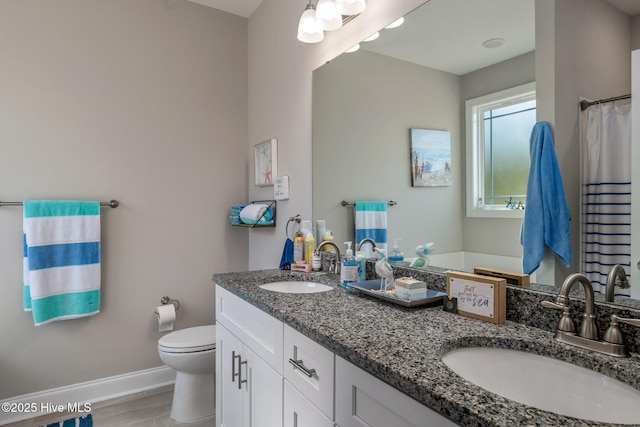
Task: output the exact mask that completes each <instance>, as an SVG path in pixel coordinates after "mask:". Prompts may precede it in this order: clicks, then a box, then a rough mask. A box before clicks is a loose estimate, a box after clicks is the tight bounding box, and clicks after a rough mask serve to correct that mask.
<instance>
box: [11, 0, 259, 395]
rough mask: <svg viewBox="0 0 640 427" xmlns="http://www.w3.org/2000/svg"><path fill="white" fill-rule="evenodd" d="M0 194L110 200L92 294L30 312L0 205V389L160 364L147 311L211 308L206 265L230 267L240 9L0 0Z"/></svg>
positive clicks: (193, 315) (239, 262)
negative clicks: (38, 314)
mask: <svg viewBox="0 0 640 427" xmlns="http://www.w3.org/2000/svg"><path fill="white" fill-rule="evenodd" d="M0 52H2V60H1V63H2V65H1V66H0V94H2V95H1V96H0V147H2V154H1V155H0V200H3V201H13V200H17V201H20V200H22V199H26V198H36V199H39V198H52V199H57V198H63V199H64V198H79V199H90V200H91V199H92V200H96V199H97V200H110V199H112V198H113V199H118V200H119V201H120V203H121V205H120V207H118V208H117V209H104V210H103V218H102V226H103V228H102V238H103V240H102V262H103V264H102V267H103V268H102V279H103V280H102V307H101V312H100V313H99V314H98V315H96V316H94V317H91V318H85V319H79V320H70V321H62V322H55V323H52V324H49V325H43V326H39V327H34V326H33V320H32V319H31V317H30V314H28V313H25V312H23V311H22V303H21V301H22V296H21V286H22V285H21V283H22V267H21V264H22V259H21V238H22V218H21V215H22V209H21V208H18V207H2V208H0V271H2V278H1V280H2V289H3V292H2V311H0V325H2V326H1V327H0V342H1V343H2V344H1V345H0V399H3V398H7V397H11V396H17V395H21V394H25V393H30V392H36V391H41V390H45V389H49V388H53V387H60V386H64V385H69V384H75V383H78V382H83V381H88V380H94V379H99V378H103V377H108V376H113V375H118V374H123V373H127V372H132V371H137V370H142V369H147V368H151V367H155V366H161V365H162V364H163V363H162V362H161V360H160V359H159V357H158V352H157V340H158V338H160V336H161V335H160V334H159V333H158V328H157V324H154V322H155V316H154V314H153V311H154V309H155V307H156V306H157V305H159V301H160V298H161V297H162V296H163V295H169V296H171V297H173V298H177V299H179V300H180V302H181V303H182V306H181V308H180V311H179V312H178V321H177V325H176V326H177V327H178V328H184V327H187V326H192V325H197V324H206V323H213V322H214V287H213V284H212V282H211V274H212V273H213V272H216V271H217V272H220V271H229V270H243V269H246V268H247V266H248V262H247V242H248V236H247V230H246V229H241V228H232V227H231V226H230V225H229V224H228V219H227V218H228V209H229V206H230V205H231V204H232V203H236V202H242V201H244V200H246V198H247V190H246V188H247V157H246V141H247V73H246V70H247V20H246V19H244V18H239V17H237V16H235V15H231V14H227V13H223V12H220V11H216V10H214V9H210V8H207V7H204V6H200V5H196V4H193V3H190V2H186V1H184V0H171V1H159V0H136V1H130V0H93V1H86V0H55V1H38V0H20V1H2V2H0Z"/></svg>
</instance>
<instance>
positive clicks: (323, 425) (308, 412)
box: [282, 380, 333, 427]
mask: <svg viewBox="0 0 640 427" xmlns="http://www.w3.org/2000/svg"><path fill="white" fill-rule="evenodd" d="M282 425H283V426H284V427H333V421H331V420H330V419H329V418H327V417H326V416H325V415H324V414H323V413H322V412H320V411H319V410H318V408H316V407H315V406H313V404H312V403H311V402H309V401H308V400H307V399H305V398H304V396H302V395H301V394H300V392H298V390H296V389H295V388H294V387H293V386H292V385H291V384H289V382H288V381H287V380H285V381H284V421H283V424H282Z"/></svg>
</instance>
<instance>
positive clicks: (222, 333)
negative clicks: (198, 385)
mask: <svg viewBox="0 0 640 427" xmlns="http://www.w3.org/2000/svg"><path fill="white" fill-rule="evenodd" d="M216 316H217V323H216V424H217V425H218V426H219V427H281V426H282V420H283V418H282V411H283V377H282V349H283V329H282V328H283V325H282V322H279V321H277V320H276V319H274V318H273V317H271V316H269V315H267V314H266V313H264V312H262V311H260V310H258V309H256V308H255V307H253V306H252V305H250V304H248V303H246V302H244V301H242V300H241V299H240V298H238V297H236V296H235V295H233V294H231V293H229V292H228V291H225V290H224V289H222V288H220V287H219V286H218V287H216ZM263 355H265V357H263ZM274 355H277V356H278V359H277V361H275V360H274ZM265 358H266V359H268V360H265ZM270 362H274V363H273V365H275V366H273V365H272V363H270ZM278 369H279V371H278Z"/></svg>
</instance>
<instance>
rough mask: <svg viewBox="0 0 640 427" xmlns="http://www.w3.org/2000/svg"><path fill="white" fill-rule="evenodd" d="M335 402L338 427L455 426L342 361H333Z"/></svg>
mask: <svg viewBox="0 0 640 427" xmlns="http://www.w3.org/2000/svg"><path fill="white" fill-rule="evenodd" d="M335 398H336V422H337V423H338V425H339V426H340V427H362V426H371V427H389V426H393V427H418V426H420V427H440V426H446V427H448V426H452V427H453V426H455V425H456V424H455V423H453V422H452V421H449V420H448V419H447V418H445V417H443V416H442V415H440V414H439V413H437V412H436V411H434V410H432V409H430V408H428V407H426V406H424V405H423V404H421V403H419V402H418V401H416V400H413V399H412V398H410V397H409V396H407V395H406V394H404V393H401V392H400V391H398V390H396V389H395V388H393V387H391V386H390V385H388V384H386V383H384V382H383V381H381V380H379V379H377V378H375V377H374V376H373V375H370V374H368V373H367V372H365V371H363V370H362V369H360V368H358V367H357V366H355V365H353V364H351V363H349V362H347V361H346V360H344V359H342V358H341V357H336V393H335Z"/></svg>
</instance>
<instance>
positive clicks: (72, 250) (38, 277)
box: [23, 200, 100, 326]
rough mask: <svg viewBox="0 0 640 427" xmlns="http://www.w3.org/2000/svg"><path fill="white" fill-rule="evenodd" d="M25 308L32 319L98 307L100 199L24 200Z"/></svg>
mask: <svg viewBox="0 0 640 427" xmlns="http://www.w3.org/2000/svg"><path fill="white" fill-rule="evenodd" d="M23 206H24V223H23V226H24V239H23V245H24V248H25V249H24V254H25V262H24V275H25V277H24V301H23V302H24V309H25V310H26V311H31V312H32V314H33V321H34V323H35V325H36V326H37V325H42V324H45V323H49V322H53V321H56V320H65V319H75V318H78V317H85V316H91V315H94V314H96V313H98V312H99V311H100V203H99V202H89V201H63V200H61V201H49V200H25V201H24V202H23Z"/></svg>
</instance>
